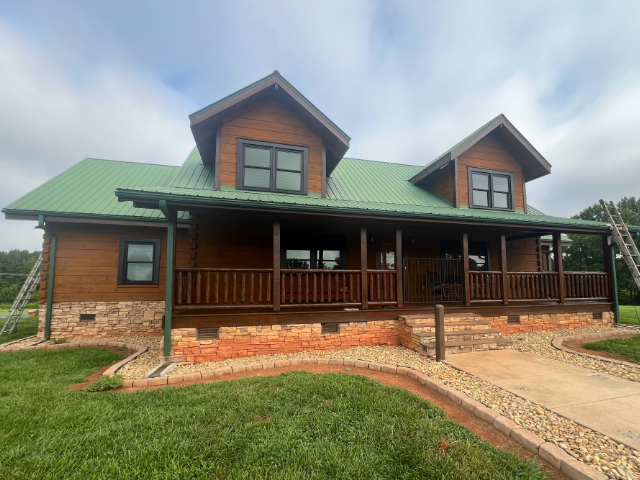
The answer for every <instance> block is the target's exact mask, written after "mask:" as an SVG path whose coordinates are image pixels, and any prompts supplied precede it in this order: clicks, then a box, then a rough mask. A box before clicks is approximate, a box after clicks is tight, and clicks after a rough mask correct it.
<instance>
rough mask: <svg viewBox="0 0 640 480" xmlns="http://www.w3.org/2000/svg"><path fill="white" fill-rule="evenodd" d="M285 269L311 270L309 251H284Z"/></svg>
mask: <svg viewBox="0 0 640 480" xmlns="http://www.w3.org/2000/svg"><path fill="white" fill-rule="evenodd" d="M285 265H286V268H311V250H285Z"/></svg>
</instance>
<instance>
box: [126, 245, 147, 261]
mask: <svg viewBox="0 0 640 480" xmlns="http://www.w3.org/2000/svg"><path fill="white" fill-rule="evenodd" d="M127 261H128V262H153V245H151V244H146V245H144V244H142V245H140V244H135V243H130V244H129V245H128V246H127Z"/></svg>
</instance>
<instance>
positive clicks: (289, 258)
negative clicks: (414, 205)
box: [281, 236, 347, 270]
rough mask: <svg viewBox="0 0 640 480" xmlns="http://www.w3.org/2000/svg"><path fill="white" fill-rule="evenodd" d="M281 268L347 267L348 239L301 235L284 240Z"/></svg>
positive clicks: (327, 268)
mask: <svg viewBox="0 0 640 480" xmlns="http://www.w3.org/2000/svg"><path fill="white" fill-rule="evenodd" d="M281 258H282V261H281V268H296V269H299V268H306V269H323V270H340V269H344V268H346V263H347V262H346V258H347V249H346V239H344V238H342V237H332V236H319V237H315V236H300V237H297V238H289V239H285V240H284V241H283V248H282V253H281Z"/></svg>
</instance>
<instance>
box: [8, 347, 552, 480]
mask: <svg viewBox="0 0 640 480" xmlns="http://www.w3.org/2000/svg"><path fill="white" fill-rule="evenodd" d="M117 358H118V355H117V354H115V353H112V352H109V351H106V350H100V349H93V348H91V349H90V348H82V349H64V350H44V351H31V352H15V353H2V354H0V398H1V399H2V400H1V401H0V425H2V428H0V449H1V451H2V455H0V477H2V478H34V479H35V478H37V479H41V478H56V479H57V478H78V479H86V478H91V479H95V478H153V479H197V478H202V479H205V478H206V479H211V478H216V479H265V478H270V479H271V478H273V479H299V478H317V479H329V478H331V479H333V478H338V479H358V478H362V479H365V478H366V479H392V478H393V479H396V478H403V479H405V478H407V479H411V478H421V479H424V478H437V479H543V478H545V476H544V475H543V474H542V473H541V472H540V471H539V470H538V467H537V464H536V463H534V462H522V461H520V460H519V459H517V457H515V456H514V455H512V454H510V453H507V452H504V451H502V450H499V449H497V448H494V447H493V446H491V445H490V444H489V443H486V442H483V441H480V440H479V439H478V438H477V437H475V435H474V434H472V433H471V432H470V431H469V430H467V429H466V428H465V427H462V426H461V425H459V424H456V423H454V422H452V421H451V420H448V419H447V418H446V417H445V414H444V411H442V410H440V409H439V408H437V407H435V406H433V405H432V404H431V403H429V402H428V401H426V400H424V399H422V398H420V397H418V396H416V395H414V394H412V393H411V392H409V391H407V390H404V389H399V388H395V387H386V386H383V385H382V384H381V383H379V382H376V381H373V380H371V379H369V378H367V377H364V376H358V375H346V374H324V375H313V374H311V373H308V372H303V371H301V372H290V373H286V374H283V375H280V376H274V377H253V378H245V379H240V380H233V381H226V382H218V383H210V384H201V385H192V386H187V387H181V388H164V389H159V390H153V391H141V392H137V393H133V394H124V393H119V392H113V391H112V392H106V393H97V394H96V393H88V392H83V391H70V390H65V389H64V387H65V386H66V385H69V384H70V383H73V382H76V381H78V380H81V379H83V378H85V377H86V376H87V375H88V374H90V373H91V372H92V371H95V370H96V369H97V368H99V367H101V366H103V365H106V364H107V363H109V362H111V361H113V360H115V359H117Z"/></svg>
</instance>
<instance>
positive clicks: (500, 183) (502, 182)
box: [493, 175, 509, 193]
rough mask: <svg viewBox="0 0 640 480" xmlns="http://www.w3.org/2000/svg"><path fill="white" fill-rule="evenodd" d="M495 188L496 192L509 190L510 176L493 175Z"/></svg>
mask: <svg viewBox="0 0 640 480" xmlns="http://www.w3.org/2000/svg"><path fill="white" fill-rule="evenodd" d="M493 190H494V191H495V192H506V193H508V192H509V177H503V176H501V175H494V176H493Z"/></svg>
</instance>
